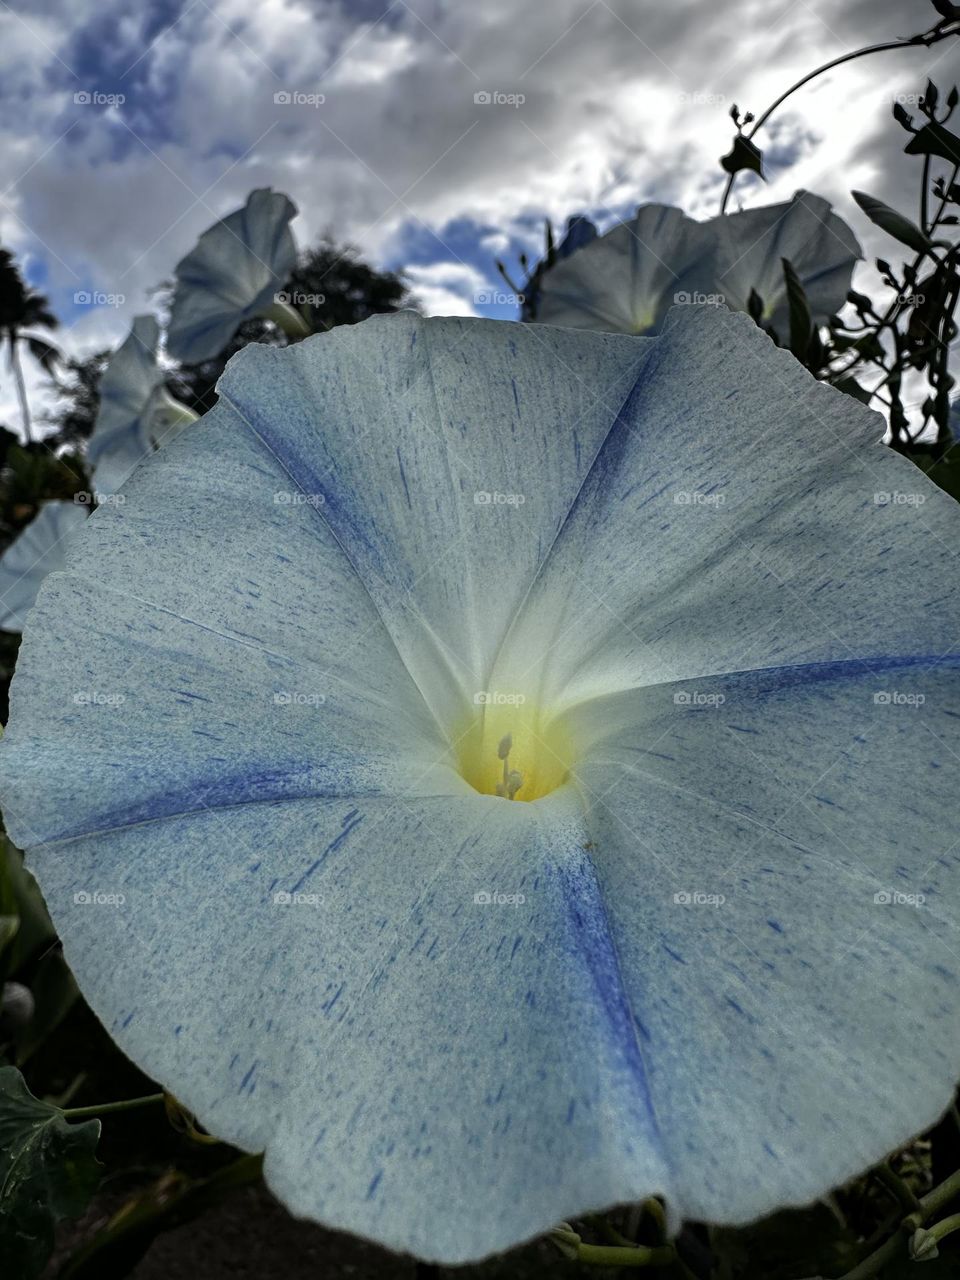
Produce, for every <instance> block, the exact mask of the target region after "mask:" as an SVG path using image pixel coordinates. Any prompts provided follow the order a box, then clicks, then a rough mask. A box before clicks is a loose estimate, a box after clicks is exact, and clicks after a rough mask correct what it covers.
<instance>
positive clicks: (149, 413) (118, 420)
mask: <svg viewBox="0 0 960 1280" xmlns="http://www.w3.org/2000/svg"><path fill="white" fill-rule="evenodd" d="M159 341H160V330H159V327H158V325H157V322H156V320H155V319H154V318H153V316H137V317H136V318H135V319H134V322H133V325H132V327H131V330H130V333H129V334H128V335H127V338H126V339H125V341H124V342H123V344H122V345H121V346H120V347H119V348H118V349H117V351H116V352H115V354H114V355H113V356H111V358H110V360H109V362H108V364H107V367H106V369H105V370H104V374H103V377H102V378H101V380H100V408H99V410H98V413H97V420H96V422H95V424H94V428H93V434H92V435H91V437H90V442H89V444H88V446H87V458H88V460H89V462H90V465H91V466H92V468H93V485H94V489H95V490H96V492H97V493H98V494H100V495H108V494H112V493H114V492H116V490H117V489H119V487H120V485H122V484H123V482H124V480H126V478H127V477H128V476H129V475H130V473H131V471H133V469H134V467H136V466H137V464H138V463H140V462H142V461H143V459H144V458H145V457H148V456H149V455H150V454H151V453H152V452H153V450H154V449H155V448H159V446H160V445H161V444H162V443H164V442H166V441H169V440H171V439H173V438H174V436H176V435H178V434H179V433H180V431H182V430H183V428H184V427H185V426H187V425H188V424H189V423H191V422H196V420H197V414H195V413H194V412H193V411H192V410H191V409H188V408H187V407H186V405H183V404H181V403H180V402H179V401H178V400H176V399H175V398H174V397H173V396H171V395H170V394H169V392H168V391H167V390H166V388H165V386H164V378H165V375H164V372H163V370H162V369H161V368H160V366H159V365H158V364H157V347H158V345H159Z"/></svg>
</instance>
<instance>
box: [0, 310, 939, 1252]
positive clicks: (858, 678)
mask: <svg viewBox="0 0 960 1280" xmlns="http://www.w3.org/2000/svg"><path fill="white" fill-rule="evenodd" d="M219 395H220V399H219V401H218V404H217V405H216V407H215V408H214V409H213V410H212V411H211V412H210V413H209V414H207V415H206V417H205V419H204V424H203V428H202V429H198V430H195V431H187V432H184V433H183V434H182V435H181V436H180V437H178V438H177V439H176V440H174V441H173V442H172V443H171V444H170V445H169V446H167V447H165V448H164V449H162V450H161V451H159V452H158V453H156V454H154V455H152V456H151V458H150V459H149V460H148V461H147V462H146V463H145V464H144V465H143V466H141V467H138V468H137V470H136V471H135V472H134V473H133V475H132V476H131V477H130V479H129V480H128V481H127V484H126V486H125V489H124V496H125V502H124V503H122V504H116V505H112V506H111V505H108V506H105V507H103V508H101V509H100V510H98V511H97V512H96V513H95V514H94V516H93V517H92V518H91V519H90V520H89V521H88V522H87V524H86V525H85V527H84V528H83V529H82V530H81V531H80V534H79V536H78V537H77V538H76V540H75V541H74V542H73V543H72V545H71V548H70V554H69V565H68V569H67V571H66V572H64V573H58V574H54V575H51V576H50V577H48V578H47V580H46V581H45V583H44V585H43V588H42V590H41V592H40V596H39V598H38V601H37V604H36V607H35V610H34V613H33V615H32V622H31V626H30V627H29V628H28V633H27V636H26V638H25V642H24V645H23V648H22V650H21V654H20V658H19V662H18V667H17V672H16V675H15V677H14V680H13V685H12V691H11V699H12V702H11V716H10V723H9V725H8V728H7V731H6V733H5V735H4V737H3V740H2V743H0V800H2V803H3V806H4V812H5V819H6V822H7V824H8V830H9V831H10V834H11V837H12V838H13V839H14V840H15V841H16V842H17V843H18V844H20V845H22V846H24V847H26V848H27V849H28V854H27V857H28V865H29V866H30V867H31V868H32V871H33V874H34V875H35V876H36V877H37V878H38V880H39V882H40V885H41V887H42V889H43V892H44V895H45V897H46V901H47V903H48V906H49V908H50V910H51V913H52V915H53V918H54V921H55V924H56V926H57V930H58V933H59V935H60V937H61V938H62V939H63V945H64V950H65V954H66V957H67V959H68V961H69V963H70V965H71V966H72V968H73V970H74V972H75V974H76V976H77V978H78V980H79V983H80V985H81V988H82V990H83V992H84V994H85V996H86V998H87V1000H88V1001H89V1002H90V1004H91V1005H92V1007H93V1008H94V1010H95V1011H96V1012H97V1014H98V1015H99V1017H100V1018H101V1019H102V1021H103V1023H104V1025H105V1026H106V1027H107V1028H108V1029H109V1031H110V1033H111V1034H112V1035H113V1036H114V1037H115V1039H116V1041H117V1043H118V1044H119V1045H120V1047H121V1048H122V1049H123V1051H124V1052H125V1053H126V1054H127V1055H128V1056H129V1057H130V1058H132V1059H133V1061H134V1062H136V1063H137V1064H138V1065H139V1066H140V1067H141V1068H143V1069H144V1070H145V1071H146V1072H147V1073H148V1074H149V1075H150V1076H151V1077H153V1078H154V1079H156V1080H158V1081H160V1082H161V1083H162V1084H163V1085H164V1086H165V1087H167V1088H169V1089H170V1090H171V1091H172V1092H173V1093H174V1094H175V1095H176V1096H177V1097H178V1098H179V1099H180V1100H181V1101H182V1102H183V1104H184V1105H185V1106H186V1107H188V1108H189V1109H190V1110H191V1111H192V1112H194V1113H195V1114H196V1115H197V1116H198V1118H199V1120H200V1121H201V1122H202V1123H203V1125H204V1126H206V1127H207V1128H208V1129H210V1130H211V1131H212V1132H213V1133H215V1134H217V1135H218V1136H220V1137H222V1138H224V1139H226V1140H227V1141H229V1142H231V1143H234V1144H235V1145H236V1146H238V1147H240V1148H242V1149H244V1150H249V1151H260V1150H265V1152H266V1156H265V1174H266V1178H267V1181H268V1183H269V1185H270V1186H271V1187H272V1189H273V1191H274V1192H275V1193H276V1194H277V1195H278V1196H279V1197H280V1199H281V1200H282V1201H283V1202H284V1203H285V1204H286V1205H287V1206H288V1208H289V1209H290V1210H291V1212H293V1213H294V1214H296V1215H298V1216H306V1217H309V1218H313V1219H316V1220H318V1221H320V1222H324V1223H327V1224H329V1225H330V1226H332V1227H336V1228H341V1229H346V1230H349V1231H352V1232H355V1233H358V1234H360V1235H363V1236H367V1237H370V1238H372V1239H375V1240H378V1241H380V1242H382V1243H383V1244H385V1245H388V1246H390V1247H392V1248H394V1249H399V1250H407V1251H410V1252H412V1253H414V1254H417V1255H419V1256H421V1257H425V1258H430V1259H434V1260H439V1261H442V1262H444V1263H448V1264H452V1263H459V1262H466V1261H468V1260H471V1259H476V1258H480V1257H483V1256H485V1255H487V1254H489V1253H491V1252H495V1251H498V1250H502V1249H505V1248H507V1247H509V1246H511V1245H513V1244H516V1243H518V1242H519V1241H522V1240H525V1239H527V1238H529V1237H531V1236H533V1235H535V1234H537V1233H539V1232H542V1231H543V1230H545V1229H546V1228H548V1227H549V1226H550V1225H551V1224H553V1223H555V1222H557V1221H559V1220H562V1219H569V1218H571V1217H573V1216H575V1215H576V1214H578V1213H580V1212H584V1211H588V1210H595V1209H600V1208H602V1207H605V1206H608V1205H612V1204H616V1203H623V1202H630V1201H636V1200H638V1199H640V1198H641V1197H644V1196H647V1195H649V1194H651V1193H659V1194H661V1195H663V1196H664V1197H665V1200H666V1202H667V1205H668V1207H669V1212H670V1215H671V1221H673V1222H674V1223H676V1222H677V1221H679V1220H681V1219H684V1218H692V1219H699V1220H707V1221H712V1222H719V1223H737V1222H744V1221H747V1220H749V1219H752V1218H755V1217H757V1216H759V1215H762V1214H765V1213H768V1212H770V1211H772V1210H773V1209H775V1208H777V1207H778V1206H782V1205H788V1204H799V1203H804V1202H808V1201H810V1200H812V1199H814V1198H815V1197H819V1196H821V1195H823V1194H824V1193H825V1192H826V1191H827V1190H828V1189H829V1188H830V1187H832V1186H834V1185H835V1184H837V1183H840V1182H842V1181H844V1180H846V1179H847V1178H849V1177H850V1176H851V1175H853V1174H855V1173H856V1172H858V1171H860V1170H862V1169H863V1168H865V1167H867V1166H869V1165H871V1164H873V1163H875V1162H876V1161H878V1160H879V1159H880V1158H881V1157H882V1156H883V1155H884V1154H885V1153H886V1152H888V1151H889V1150H891V1149H893V1148H894V1147H896V1146H897V1145H898V1144H900V1143H902V1142H904V1141H905V1140H907V1139H908V1138H909V1137H910V1136H911V1135H913V1134H914V1133H916V1132H918V1131H921V1130H922V1129H923V1128H924V1127H925V1126H927V1125H928V1124H930V1123H931V1122H932V1121H934V1120H935V1118H936V1117H937V1116H938V1115H939V1114H940V1113H941V1112H942V1110H943V1109H944V1108H945V1107H946V1106H947V1104H948V1102H949V1101H950V1099H951V1097H952V1092H953V1086H954V1083H955V1077H956V1064H957V1060H958V1054H960V1018H958V1017H957V1013H958V1003H960V998H958V991H960V985H958V960H957V954H956V937H955V929H956V923H955V922H956V916H957V900H958V876H960V857H958V854H957V852H956V850H955V849H954V847H953V846H954V843H955V838H956V827H957V802H956V799H955V788H952V787H950V786H947V785H945V784H944V779H945V778H947V777H948V773H949V770H950V769H952V768H953V767H954V763H955V760H956V758H957V754H958V753H960V659H958V657H957V655H956V651H955V645H956V638H957V635H958V634H960V593H958V592H957V591H956V590H952V589H951V588H952V587H954V586H955V584H956V568H955V557H954V551H953V548H955V547H956V546H957V544H958V539H960V511H958V509H957V506H956V504H955V503H954V502H953V501H952V499H950V498H949V497H948V496H947V495H946V494H944V493H942V492H941V491H939V490H937V489H936V488H935V487H934V486H933V485H932V484H931V483H930V482H929V481H928V480H927V479H926V478H925V477H924V476H923V475H922V474H921V473H920V472H919V471H918V470H916V469H915V468H914V467H913V466H912V464H911V463H910V462H909V461H908V460H906V459H905V458H903V457H900V456H899V455H897V454H896V453H894V452H893V451H892V450H889V449H887V448H885V447H884V446H883V445H882V444H881V443H880V438H881V435H882V432H883V423H882V421H881V419H880V418H879V417H878V416H876V415H875V414H873V413H871V412H869V411H868V410H867V409H865V408H864V406H862V405H861V404H859V403H858V402H856V401H854V400H853V399H852V398H850V397H848V396H845V395H843V394H841V393H839V392H837V391H835V390H834V389H832V388H829V387H826V386H824V385H823V384H820V383H817V382H816V381H815V380H814V379H813V378H812V377H811V376H810V375H809V374H808V373H807V372H806V371H805V370H804V369H802V368H801V366H800V365H799V364H798V363H797V362H796V361H795V360H794V359H793V357H792V356H790V355H789V353H788V352H786V351H783V350H780V349H777V348H776V347H775V346H774V345H773V343H772V342H771V341H770V339H769V338H768V337H767V336H766V335H765V334H763V333H762V332H761V331H760V330H759V329H758V328H757V327H756V326H755V325H754V324H753V323H752V322H751V321H750V320H749V319H748V317H746V316H743V315H735V314H730V313H727V312H724V311H720V310H718V309H716V308H696V307H685V308H678V309H677V311H676V312H675V313H674V315H673V316H672V317H671V318H670V319H669V320H668V322H667V324H666V325H665V327H664V331H663V333H662V334H661V336H660V337H659V338H657V339H655V340H645V339H639V338H631V337H627V336H623V335H616V334H603V333H590V332H585V331H582V330H573V329H560V328H550V327H548V326H539V325H538V326H533V325H517V324H506V323H502V322H496V321H483V320H474V319H460V318H449V319H426V320H425V319H422V318H420V317H417V316H414V315H412V314H410V313H401V314H399V315H395V316H390V317H375V318H373V319H371V320H367V321H365V322H364V323H362V324H359V325H355V326H343V327H340V328H337V329H334V330H332V331H330V332H329V333H326V334H324V335H322V336H318V337H314V338H310V339H307V340H306V341H305V342H303V343H300V344H297V345H296V346H291V347H288V348H285V349H279V348H271V347H269V346H267V345H258V344H254V345H251V346H248V347H247V348H245V349H244V350H243V351H241V352H240V353H239V354H238V355H237V356H235V357H234V358H233V360H231V362H230V364H229V366H228V368H227V370H226V373H225V374H224V375H223V377H222V379H221V381H220V384H219ZM893 493H896V494H899V495H912V496H913V500H912V501H909V502H908V501H900V500H898V501H890V500H889V495H891V494H893ZM78 692H80V693H81V694H82V695H83V696H82V701H81V702H80V703H79V704H78V702H77V700H76V694H77V693H78ZM905 761H908V762H912V767H911V769H910V770H909V772H908V773H905V772H904V768H905V765H904V762H905ZM511 797H512V798H511Z"/></svg>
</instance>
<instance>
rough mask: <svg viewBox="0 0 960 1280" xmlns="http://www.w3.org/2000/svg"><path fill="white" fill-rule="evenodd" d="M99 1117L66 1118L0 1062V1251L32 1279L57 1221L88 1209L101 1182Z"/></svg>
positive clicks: (21, 1275)
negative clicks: (77, 1121)
mask: <svg viewBox="0 0 960 1280" xmlns="http://www.w3.org/2000/svg"><path fill="white" fill-rule="evenodd" d="M99 1137H100V1121H99V1120H87V1121H85V1122H84V1123H83V1124H73V1125H71V1124H68V1123H67V1122H66V1120H65V1119H64V1118H63V1113H62V1112H61V1111H60V1109H59V1108H58V1107H53V1106H51V1105H50V1104H49V1103H48V1102H41V1101H40V1099H39V1098H35V1097H34V1096H33V1095H32V1094H31V1093H30V1091H29V1089H28V1088H27V1086H26V1084H25V1083H24V1080H23V1076H21V1074H20V1072H19V1071H18V1070H17V1069H16V1067H0V1256H2V1257H3V1259H4V1262H5V1263H6V1264H7V1266H8V1267H9V1271H8V1273H7V1274H9V1275H11V1276H16V1277H17V1280H33V1278H34V1277H35V1276H38V1275H39V1274H40V1272H41V1271H42V1270H43V1268H44V1266H45V1264H46V1262H47V1259H48V1258H49V1257H50V1254H51V1252H52V1251H53V1243H54V1227H55V1226H56V1224H57V1223H58V1222H59V1221H60V1219H61V1218H75V1217H77V1216H78V1215H79V1214H81V1213H82V1212H83V1211H84V1209H85V1208H86V1207H87V1204H88V1202H89V1200H90V1197H91V1196H92V1195H93V1193H94V1191H95V1190H96V1188H97V1185H98V1183H99V1181H100V1166H99V1165H98V1164H97V1161H96V1159H95V1155H94V1153H95V1151H96V1147H97V1139H98V1138H99Z"/></svg>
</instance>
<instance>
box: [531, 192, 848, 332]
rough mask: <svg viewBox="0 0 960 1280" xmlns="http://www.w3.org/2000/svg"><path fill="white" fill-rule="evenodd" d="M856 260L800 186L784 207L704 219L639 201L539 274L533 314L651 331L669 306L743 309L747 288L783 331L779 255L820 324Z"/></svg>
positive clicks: (843, 228)
mask: <svg viewBox="0 0 960 1280" xmlns="http://www.w3.org/2000/svg"><path fill="white" fill-rule="evenodd" d="M860 256H861V253H860V246H859V245H858V243H857V241H856V239H855V237H854V235H853V232H852V231H851V230H850V228H849V227H848V226H847V225H846V223H845V222H843V220H842V219H841V218H839V217H837V215H836V214H835V213H833V212H832V211H831V209H830V205H829V204H828V202H827V201H826V200H823V199H821V198H820V197H819V196H815V195H811V194H810V193H809V192H807V191H798V192H797V194H796V195H795V196H794V197H793V199H792V200H790V201H789V202H787V203H785V204H775V205H766V206H763V207H761V208H757V209H747V210H744V211H743V212H742V213H732V214H723V215H722V216H720V217H717V218H711V219H710V220H709V221H707V222H694V221H693V220H692V219H690V218H688V217H686V215H685V214H683V213H682V212H681V211H680V210H679V209H670V208H667V207H666V206H664V205H642V206H641V207H640V209H638V210H637V215H636V217H635V218H633V219H632V220H631V221H630V222H624V223H621V224H620V225H619V226H616V227H614V229H613V230H612V231H608V232H607V234H606V235H604V236H601V237H599V239H597V240H595V241H593V242H592V243H590V244H588V245H587V246H586V248H584V249H582V250H581V251H580V252H579V253H575V254H573V255H572V256H571V257H570V259H569V260H568V261H566V262H564V263H560V264H558V265H557V266H556V267H554V268H553V269H552V270H549V271H547V272H546V273H545V274H544V276H543V277H542V280H541V291H542V292H541V299H540V304H539V308H538V311H537V319H538V320H540V321H542V322H543V323H545V324H559V325H570V326H573V327H576V328H583V329H603V330H607V331H610V332H615V333H643V334H653V333H656V332H657V331H658V330H659V328H660V326H661V325H662V323H663V319H664V316H665V315H666V313H667V310H668V309H669V307H670V306H672V305H673V304H674V303H675V302H677V303H690V302H698V301H700V302H707V301H710V302H714V303H717V302H722V303H723V304H725V305H726V306H727V307H729V308H730V309H731V310H733V311H746V310H747V306H748V303H749V300H750V293H751V290H752V289H755V290H756V292H757V293H758V295H759V296H760V298H761V300H762V302H763V316H762V318H763V322H764V323H765V324H769V325H771V326H772V327H773V328H774V329H775V330H777V331H778V332H779V333H783V334H786V333H787V331H788V315H787V302H786V286H785V283H784V277H783V265H782V261H781V260H782V259H783V258H788V259H789V260H790V262H791V263H792V264H793V266H794V268H795V269H796V271H797V274H798V276H799V278H800V281H801V283H802V284H803V286H804V290H805V292H806V294H807V299H808V302H809V303H810V310H811V314H812V316H813V318H814V320H815V321H816V322H817V323H823V322H824V321H826V320H827V319H828V318H829V317H830V316H831V315H834V314H835V313H836V312H837V311H839V310H840V308H841V307H842V306H843V304H844V302H845V300H846V296H847V291H848V290H849V288H850V280H851V277H852V274H853V268H854V264H855V263H856V261H857V259H858V258H859V257H860Z"/></svg>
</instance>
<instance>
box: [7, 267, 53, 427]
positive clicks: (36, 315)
mask: <svg viewBox="0 0 960 1280" xmlns="http://www.w3.org/2000/svg"><path fill="white" fill-rule="evenodd" d="M57 324H58V321H57V318H56V316H55V315H54V314H53V312H52V311H51V310H50V304H49V303H48V301H47V299H46V298H45V297H44V296H43V295H42V294H40V293H36V292H34V290H33V289H31V288H30V287H29V285H27V284H26V283H25V281H24V279H23V276H22V275H21V274H20V269H19V267H18V266H17V264H16V262H15V261H14V257H13V254H12V253H11V252H10V251H9V250H8V249H0V334H2V337H3V340H4V341H5V342H6V344H7V350H8V353H9V357H10V368H11V370H12V372H13V377H14V381H15V382H16V385H17V397H18V399H19V401H20V419H21V422H22V425H23V433H24V436H25V437H26V439H27V440H28V441H29V440H31V439H32V435H31V428H30V406H29V403H28V401H27V388H26V384H25V382H24V379H23V365H22V364H21V362H20V344H21V343H26V345H27V349H28V350H29V352H30V354H31V355H32V356H33V358H34V359H35V360H38V361H39V362H40V364H42V365H43V367H44V368H45V369H46V371H47V372H48V373H52V372H53V362H54V359H55V358H56V356H57V355H58V352H57V349H56V347H54V346H51V344H50V343H49V342H46V341H44V339H42V338H38V337H37V336H36V334H33V333H27V332H24V330H25V329H29V328H35V327H38V326H39V327H40V328H43V329H56V327H57Z"/></svg>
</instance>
